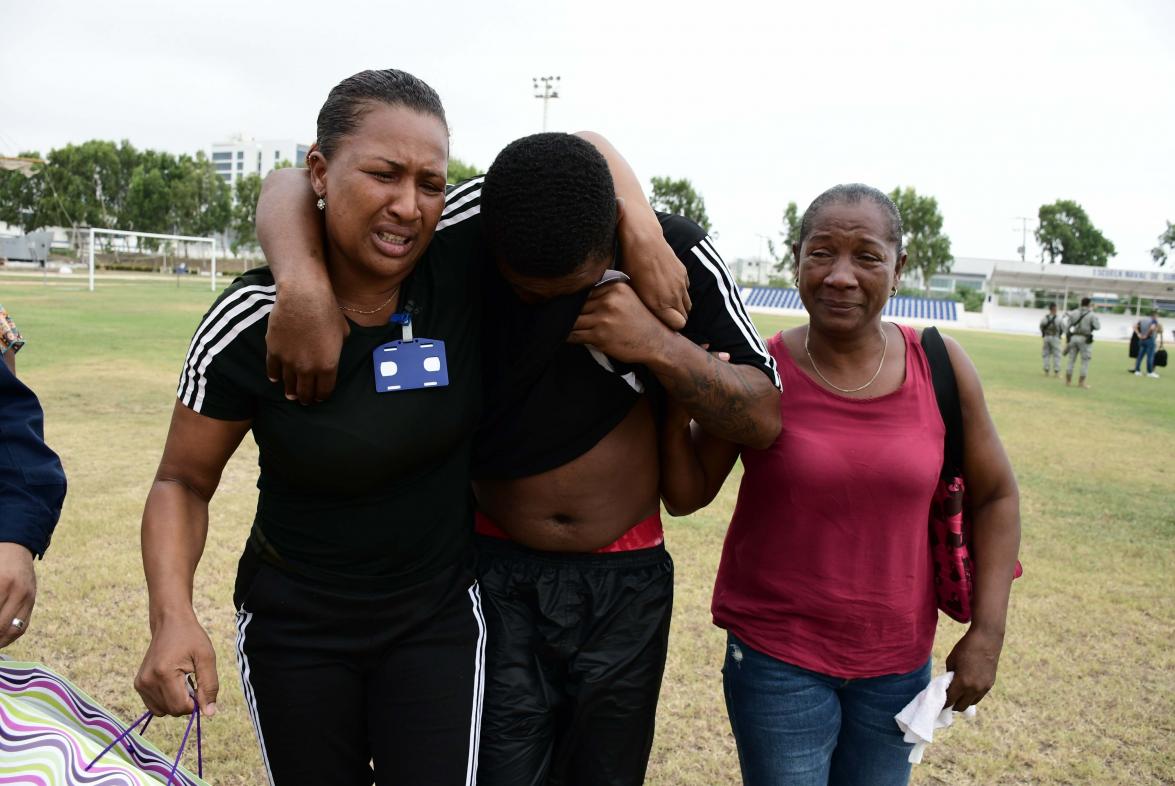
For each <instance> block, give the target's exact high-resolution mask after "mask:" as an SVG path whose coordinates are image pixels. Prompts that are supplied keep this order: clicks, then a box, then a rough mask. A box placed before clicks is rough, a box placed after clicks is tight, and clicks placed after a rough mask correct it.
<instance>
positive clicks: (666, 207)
mask: <svg viewBox="0 0 1175 786" xmlns="http://www.w3.org/2000/svg"><path fill="white" fill-rule="evenodd" d="M651 182H652V185H653V195H652V196H651V197H649V203H650V204H651V205H652V206H653V209H654V210H663V211H664V212H666V213H676V214H677V215H679V216H685V217H686V218H688V219H690V220H691V221H694V222H695V223H697V224H698V226H700V227H701V228H702V229H704V230H705V231H706V233H707V234H709V233H710V217H709V216H707V215H706V200H704V199H702V195H701V194H699V193H698V192H697V191H695V190H694V186H693V184H692V183H690V181H689V180H687V179H685V178H681V179H680V180H674V179H673V178H669V177H654V178H653V179H652V181H651Z"/></svg>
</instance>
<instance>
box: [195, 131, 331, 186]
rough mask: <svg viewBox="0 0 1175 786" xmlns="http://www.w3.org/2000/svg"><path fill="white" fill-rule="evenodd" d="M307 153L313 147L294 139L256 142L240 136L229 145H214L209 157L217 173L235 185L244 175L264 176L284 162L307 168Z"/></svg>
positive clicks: (218, 143)
mask: <svg viewBox="0 0 1175 786" xmlns="http://www.w3.org/2000/svg"><path fill="white" fill-rule="evenodd" d="M308 152H310V145H304V144H302V143H300V142H295V141H294V140H292V139H262V140H257V139H250V138H248V137H245V136H243V135H240V134H238V135H236V136H234V137H232V138H231V139H229V140H228V141H227V142H214V143H213V144H212V155H211V156H210V158H211V159H212V165H213V166H214V167H216V173H217V174H218V175H220V176H221V177H222V178H224V180H225V182H226V183H228V184H229V185H230V186H234V185H236V182H237V180H238V179H239V178H242V177H244V176H245V175H249V174H256V175H260V176H261V177H265V176H266V175H268V174H269V173H270V172H272V171H273V168H274V166H275V165H277V164H279V163H281V162H282V161H288V162H290V163H291V164H293V165H294V166H304V165H305V162H306V154H307V153H308Z"/></svg>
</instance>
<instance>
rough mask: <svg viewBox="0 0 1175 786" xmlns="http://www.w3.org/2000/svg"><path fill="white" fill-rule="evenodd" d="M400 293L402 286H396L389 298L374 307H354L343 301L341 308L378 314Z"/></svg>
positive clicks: (360, 312)
mask: <svg viewBox="0 0 1175 786" xmlns="http://www.w3.org/2000/svg"><path fill="white" fill-rule="evenodd" d="M398 294H400V288H399V287H396V288H395V289H394V290H392V294H391V295H389V296H388V299H387V300H385V301H384V302H382V303H380V304H379V305H378V306H376V307H375V308H372V309H362V308H354V307H353V306H344V305H343V304H342V303H339V310H340V311H350V312H351V313H352V314H376V313H378V312H380V311H383V310H384V308H386V307H387V305H388V303H391V302H392V301H393V300H395V298H396V295H398Z"/></svg>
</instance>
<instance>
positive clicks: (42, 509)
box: [0, 363, 65, 557]
mask: <svg viewBox="0 0 1175 786" xmlns="http://www.w3.org/2000/svg"><path fill="white" fill-rule="evenodd" d="M64 501H65V471H64V470H63V469H62V468H61V461H60V459H58V458H57V454H56V453H54V452H53V451H52V450H50V449H49V446H47V445H46V444H45V429H44V414H43V412H42V411H41V404H40V402H38V401H37V397H36V396H35V395H34V394H33V391H31V390H29V389H28V387H26V386H25V385H24V383H22V382H21V381H20V380H18V379H17V378H16V376H15V375H14V374H13V373H12V372H11V371H9V370H8V366H6V365H5V364H4V363H0V541H3V542H6V543H19V544H21V545H22V546H24V547H26V548H27V549H28V550H29V551H31V552H33V553H34V554H36V555H37V556H39V557H40V556H44V554H45V549H47V548H48V547H49V539H50V537H51V536H52V535H53V527H54V526H56V525H57V519H58V518H59V517H60V516H61V505H62V503H63V502H64Z"/></svg>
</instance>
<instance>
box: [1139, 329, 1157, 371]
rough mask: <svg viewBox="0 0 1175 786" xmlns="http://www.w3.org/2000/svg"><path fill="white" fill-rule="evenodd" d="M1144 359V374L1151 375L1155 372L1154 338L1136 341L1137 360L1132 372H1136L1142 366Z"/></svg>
mask: <svg viewBox="0 0 1175 786" xmlns="http://www.w3.org/2000/svg"><path fill="white" fill-rule="evenodd" d="M1143 358H1146V373H1148V374H1149V373H1151V372H1152V371H1154V370H1155V337H1154V336H1151V337H1150V338H1143V339H1139V341H1138V358H1137V359H1136V360H1135V361H1134V370H1135V371H1138V369H1139V367H1140V366H1142V359H1143Z"/></svg>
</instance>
